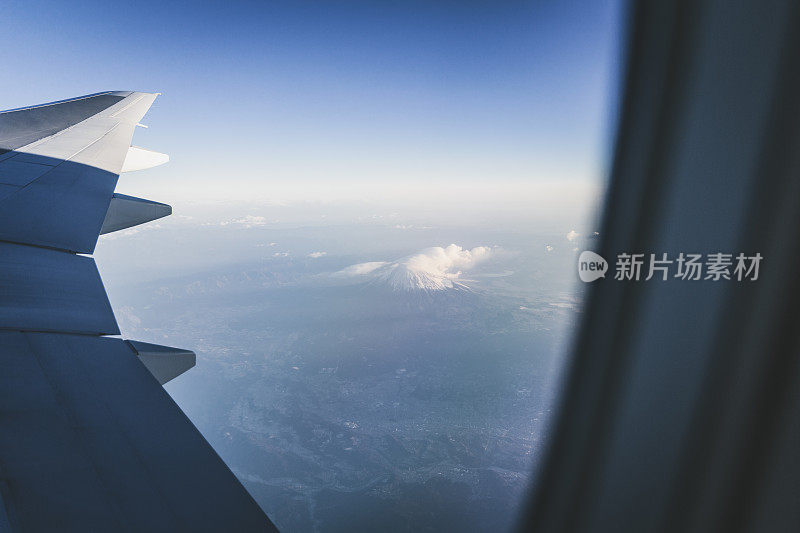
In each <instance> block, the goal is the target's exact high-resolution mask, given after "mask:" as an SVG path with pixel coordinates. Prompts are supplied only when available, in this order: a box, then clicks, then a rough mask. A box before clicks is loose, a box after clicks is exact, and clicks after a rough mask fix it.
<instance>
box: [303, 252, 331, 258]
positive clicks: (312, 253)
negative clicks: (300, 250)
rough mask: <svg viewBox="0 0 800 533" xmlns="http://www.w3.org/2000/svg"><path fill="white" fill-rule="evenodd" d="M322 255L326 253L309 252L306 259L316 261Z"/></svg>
mask: <svg viewBox="0 0 800 533" xmlns="http://www.w3.org/2000/svg"><path fill="white" fill-rule="evenodd" d="M323 255H328V252H311V253H310V254H308V257H310V258H312V259H317V258H319V257H322V256H323Z"/></svg>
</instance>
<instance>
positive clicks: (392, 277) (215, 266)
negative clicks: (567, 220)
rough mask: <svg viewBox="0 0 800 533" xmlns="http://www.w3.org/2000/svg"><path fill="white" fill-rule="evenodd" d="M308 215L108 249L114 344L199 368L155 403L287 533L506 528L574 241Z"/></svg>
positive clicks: (221, 220)
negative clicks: (194, 360) (117, 338)
mask: <svg viewBox="0 0 800 533" xmlns="http://www.w3.org/2000/svg"><path fill="white" fill-rule="evenodd" d="M329 211H330V210H329ZM311 212H313V213H315V215H314V216H315V217H316V219H311V220H309V216H308V215H307V214H305V213H297V212H295V211H292V210H291V209H288V208H279V207H275V208H263V209H261V210H259V211H253V212H251V213H241V214H240V215H230V216H227V217H226V216H220V215H217V214H214V215H209V216H208V217H207V218H206V219H197V218H194V217H192V218H188V217H185V216H184V217H183V218H181V216H180V215H178V216H176V217H173V219H168V220H165V221H162V222H161V223H158V222H157V223H155V224H152V225H151V226H144V227H142V228H141V229H140V230H139V231H136V230H132V231H129V232H127V233H125V232H121V233H120V234H115V235H111V236H109V237H106V238H104V239H103V240H101V242H100V244H99V246H98V251H97V254H96V257H97V261H98V264H99V267H100V269H101V273H102V275H103V278H104V280H105V283H106V286H107V289H108V292H109V296H110V298H111V300H112V304H113V306H114V308H115V311H116V315H117V318H118V321H119V322H120V326H121V329H122V331H123V335H124V336H125V337H126V338H134V339H137V340H144V341H150V342H158V343H161V344H167V345H173V346H179V347H185V348H190V349H193V350H195V351H196V352H197V355H198V364H197V367H196V368H194V369H192V370H191V371H190V372H188V373H186V374H185V375H183V376H181V377H179V378H178V379H176V380H175V381H174V382H172V383H170V384H168V385H167V390H168V391H169V392H170V393H171V394H172V396H173V398H175V400H176V401H177V402H178V403H179V405H180V406H181V407H182V408H183V409H184V411H185V412H186V413H187V414H188V415H189V417H190V418H191V419H192V421H193V422H194V423H195V424H196V425H197V426H198V427H199V429H200V430H201V431H202V432H203V434H204V435H205V436H206V438H207V439H208V440H209V441H210V442H211V444H212V445H213V446H214V447H215V449H216V450H217V451H218V453H219V454H220V455H221V456H222V457H223V459H224V460H225V461H226V462H227V463H228V465H229V466H230V467H231V468H232V469H233V470H234V472H235V473H236V474H237V476H239V478H240V479H241V480H242V481H243V482H244V483H245V485H246V486H247V488H248V489H249V490H250V492H251V494H253V496H254V497H255V498H256V499H257V500H258V501H259V503H260V504H261V506H262V507H263V508H264V509H265V510H266V511H267V513H268V514H269V516H270V517H271V518H272V519H273V521H275V523H276V524H277V525H278V526H279V527H280V528H282V529H283V530H286V531H309V530H315V529H316V530H325V531H330V530H337V529H353V528H357V529H358V528H364V527H371V528H380V529H382V530H387V529H401V530H402V529H414V530H418V529H422V530H442V529H452V530H459V529H460V530H485V531H497V530H501V529H503V528H508V527H509V526H510V525H511V523H512V522H513V520H514V518H515V515H516V512H517V504H518V503H519V501H520V499H521V498H522V496H523V495H524V493H525V490H526V488H527V486H528V482H529V480H530V474H531V466H532V464H533V462H534V460H535V459H536V457H537V456H538V455H539V454H540V453H541V451H542V440H543V436H544V429H545V422H546V420H547V418H548V415H549V413H550V410H551V408H552V395H553V389H554V387H555V386H556V384H557V380H556V379H555V376H556V373H557V371H558V369H559V368H561V365H562V363H563V357H564V353H565V350H566V347H567V345H568V335H567V333H568V332H569V330H570V327H571V326H572V325H573V324H574V322H575V319H576V318H577V316H578V314H579V308H580V295H579V293H578V292H577V289H578V287H576V286H575V284H574V279H575V276H574V273H573V263H574V257H575V251H574V248H576V247H578V246H581V241H582V237H580V236H574V235H570V239H567V236H566V235H567V232H568V231H569V230H570V229H571V228H570V227H568V226H564V227H561V228H556V229H549V228H548V229H546V230H544V231H543V230H542V229H541V228H537V227H522V226H521V227H515V226H514V225H506V227H505V228H503V227H502V225H498V226H500V227H492V226H490V225H487V224H471V225H470V224H468V223H460V224H453V223H451V224H442V223H438V224H437V223H435V222H436V221H433V222H426V221H419V220H412V221H409V220H404V219H403V217H401V216H400V215H397V214H391V213H390V214H387V215H374V216H370V215H357V216H356V215H353V216H350V217H349V219H348V217H346V216H340V217H338V218H337V216H336V214H335V213H334V214H333V215H328V216H325V217H319V216H317V214H318V213H317V212H315V211H313V210H312V211H311ZM292 213H294V215H295V216H296V217H297V219H296V220H292V219H291V216H288V215H291V214H292ZM323 214H324V213H323ZM272 217H275V218H272ZM287 218H288V220H287ZM451 244H453V245H455V246H449V245H451Z"/></svg>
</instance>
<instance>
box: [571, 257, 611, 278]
mask: <svg viewBox="0 0 800 533" xmlns="http://www.w3.org/2000/svg"><path fill="white" fill-rule="evenodd" d="M607 270H608V263H607V262H606V260H605V259H603V257H602V256H600V255H598V254H596V253H594V252H592V251H589V250H586V251H584V252H581V255H580V257H578V276H580V278H581V281H584V282H586V283H589V282H592V281H594V280H596V279H598V278H604V277H606V271H607Z"/></svg>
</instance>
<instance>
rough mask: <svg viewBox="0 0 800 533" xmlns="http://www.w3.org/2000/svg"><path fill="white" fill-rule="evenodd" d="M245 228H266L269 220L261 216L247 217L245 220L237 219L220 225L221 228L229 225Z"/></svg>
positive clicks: (224, 221)
mask: <svg viewBox="0 0 800 533" xmlns="http://www.w3.org/2000/svg"><path fill="white" fill-rule="evenodd" d="M234 224H235V225H237V226H243V227H245V228H252V227H256V226H264V225H266V224H267V219H266V218H264V217H261V216H254V215H247V216H246V217H244V218H235V219H233V220H223V221H222V222H220V223H219V225H220V226H229V225H234Z"/></svg>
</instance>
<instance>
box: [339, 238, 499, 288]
mask: <svg viewBox="0 0 800 533" xmlns="http://www.w3.org/2000/svg"><path fill="white" fill-rule="evenodd" d="M491 252H492V250H491V248H489V247H487V246H477V247H475V248H472V249H471V250H468V249H464V248H462V247H461V246H458V245H456V244H451V245H450V246H447V247H445V248H442V247H441V246H434V247H432V248H426V249H424V250H421V251H419V252H417V253H415V254H412V255H409V256H406V257H403V258H401V259H398V260H396V261H391V262H387V261H371V262H368V263H359V264H356V265H352V266H349V267H347V268H345V269H343V270H341V271H339V272H337V273H336V275H337V277H345V278H353V279H357V280H363V281H373V282H379V283H385V284H387V285H388V286H389V287H391V288H392V289H393V290H396V291H408V292H412V291H426V292H428V291H444V290H448V289H467V288H468V286H467V285H466V284H465V283H464V282H465V281H466V280H465V279H463V278H462V273H463V271H466V270H469V269H470V268H472V267H474V266H475V265H476V264H477V263H478V262H480V261H483V260H485V259H487V258H488V257H489V256H490V255H491Z"/></svg>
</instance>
